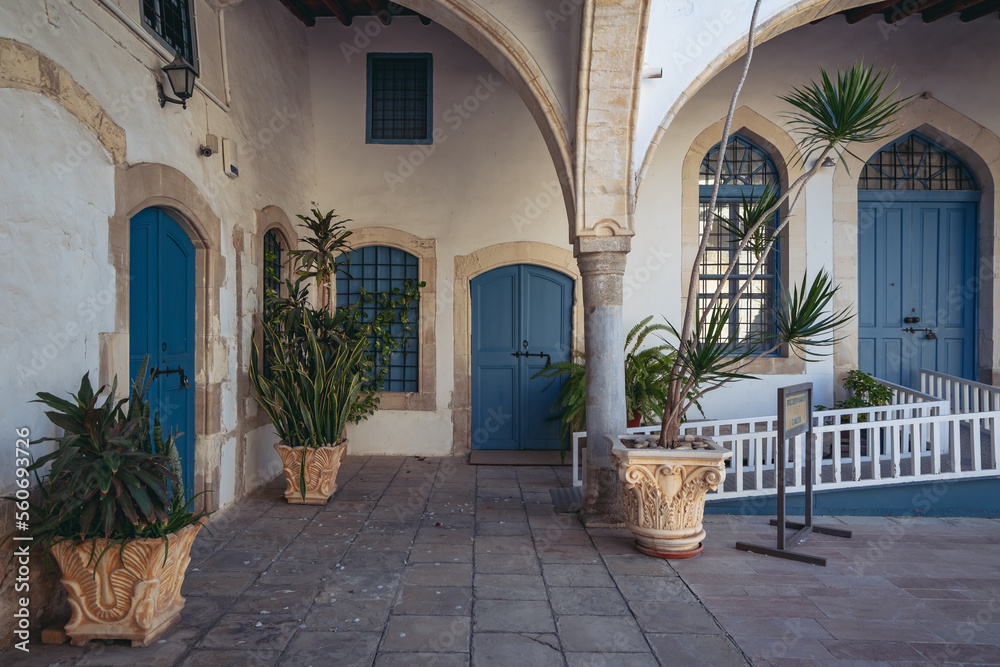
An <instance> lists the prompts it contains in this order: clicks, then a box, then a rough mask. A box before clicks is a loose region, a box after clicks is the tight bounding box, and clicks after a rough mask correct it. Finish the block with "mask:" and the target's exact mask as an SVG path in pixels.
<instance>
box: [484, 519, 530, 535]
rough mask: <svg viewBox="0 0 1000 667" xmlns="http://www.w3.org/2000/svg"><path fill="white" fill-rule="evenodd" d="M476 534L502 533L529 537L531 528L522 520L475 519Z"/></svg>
mask: <svg viewBox="0 0 1000 667" xmlns="http://www.w3.org/2000/svg"><path fill="white" fill-rule="evenodd" d="M476 535H477V536H479V535H503V536H521V537H531V529H530V528H529V527H528V524H527V523H524V522H523V521H522V522H510V521H507V522H500V521H477V522H476Z"/></svg>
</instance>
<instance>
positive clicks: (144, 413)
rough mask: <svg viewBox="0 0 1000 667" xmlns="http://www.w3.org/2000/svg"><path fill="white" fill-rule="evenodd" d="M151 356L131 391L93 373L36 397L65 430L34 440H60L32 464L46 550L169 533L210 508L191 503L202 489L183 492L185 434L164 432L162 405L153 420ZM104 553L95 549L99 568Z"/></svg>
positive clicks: (39, 532)
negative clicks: (94, 378) (72, 386)
mask: <svg viewBox="0 0 1000 667" xmlns="http://www.w3.org/2000/svg"><path fill="white" fill-rule="evenodd" d="M148 362H149V357H148V356H147V357H146V358H145V359H144V360H143V362H142V365H141V367H140V368H139V371H138V374H137V376H136V378H135V381H134V382H133V384H132V392H131V396H130V397H129V398H123V399H120V400H118V399H116V397H115V393H116V390H117V387H118V378H117V377H116V378H115V379H114V381H113V382H112V384H111V387H110V390H108V392H107V395H104V392H105V390H107V389H108V387H106V386H104V387H101V388H100V389H98V390H97V391H94V388H93V386H92V384H91V382H90V376H89V373H88V374H85V375H84V376H83V379H82V380H81V381H80V388H79V389H78V390H77V392H76V393H75V394H71V395H70V396H71V398H72V400H66V399H62V398H59V397H58V396H55V395H53V394H50V393H45V392H40V393H39V394H38V399H37V400H35V401H33V402H35V403H43V404H44V405H46V406H48V407H49V408H51V410H50V411H48V412H46V413H45V414H46V416H47V417H48V418H49V421H51V422H52V423H53V424H54V425H56V426H57V427H59V428H60V429H62V430H63V435H61V436H59V437H54V438H43V439H41V440H38V441H36V443H38V442H55V443H56V448H55V450H53V451H52V452H50V453H48V454H46V455H44V456H42V457H40V458H38V459H37V460H35V461H33V462H32V463H31V464H30V465H29V466H28V468H27V470H28V471H29V472H33V473H34V474H35V479H36V481H37V482H38V487H39V490H40V494H41V501H40V502H39V503H37V504H35V503H29V514H30V517H31V520H30V529H29V530H30V533H31V536H32V538H33V541H32V547H33V548H42V549H44V550H45V552H46V553H48V550H49V548H50V547H52V546H53V545H54V544H56V543H58V542H61V541H63V540H71V541H73V542H74V543H77V544H78V543H81V542H83V541H85V540H88V539H92V538H107V539H109V540H110V541H111V542H110V544H109V546H108V547H107V548H108V549H110V548H112V547H114V546H121V547H124V544H125V541H126V540H130V539H135V538H150V537H153V538H164V540H165V541H166V536H167V535H168V534H170V533H173V532H176V531H178V530H180V529H181V528H183V527H185V526H188V525H190V524H193V523H196V522H199V521H201V519H202V518H204V517H205V516H207V515H208V514H209V513H208V512H194V511H192V510H191V506H192V504H193V502H194V500H195V498H196V497H197V496H195V497H194V498H191V499H190V500H186V499H185V495H184V489H183V488H182V481H181V480H182V479H183V476H182V472H181V465H180V456H179V454H178V452H177V447H176V445H175V440H176V437H177V435H180V434H173V433H171V434H168V435H167V437H166V439H164V437H163V430H162V427H161V425H160V420H159V414H158V413H154V414H153V417H152V423H151V422H150V405H149V401H148V400H147V399H146V391H147V390H148V388H149V384H150V382H152V380H153V377H154V376H153V375H152V374H148V373H147V368H148ZM102 396H103V398H102ZM36 443H32V444H36ZM46 466H49V468H48V473H47V474H46V475H45V477H44V479H43V478H42V477H41V475H40V472H41V471H42V470H44V469H45V467H46ZM198 495H200V494H198ZM7 499H8V500H15V499H14V498H7ZM13 536H14V533H11V534H10V535H7V536H6V537H5V538H4V542H6V541H7V540H8V539H11V538H12V537H13ZM168 546H169V542H168ZM105 552H106V550H105ZM103 555H104V552H102V553H101V554H99V555H97V559H96V561H95V562H94V567H95V568H96V567H97V563H98V562H99V561H100V558H101V557H102V556H103Z"/></svg>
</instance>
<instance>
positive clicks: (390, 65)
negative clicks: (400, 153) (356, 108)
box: [365, 53, 433, 144]
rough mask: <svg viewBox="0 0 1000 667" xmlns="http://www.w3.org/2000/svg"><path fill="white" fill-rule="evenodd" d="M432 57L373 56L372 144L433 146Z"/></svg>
mask: <svg viewBox="0 0 1000 667" xmlns="http://www.w3.org/2000/svg"><path fill="white" fill-rule="evenodd" d="M431 65H432V62H431V54H429V53H369V54H368V113H367V119H366V137H365V141H367V142H368V143H370V144H429V143H431V142H432V139H431V91H432V90H433V88H432V85H431Z"/></svg>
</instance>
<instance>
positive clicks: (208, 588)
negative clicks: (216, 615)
mask: <svg viewBox="0 0 1000 667" xmlns="http://www.w3.org/2000/svg"><path fill="white" fill-rule="evenodd" d="M256 579H257V575H256V574H255V573H253V572H226V571H219V570H212V571H209V572H205V571H202V570H190V571H188V573H187V574H186V575H185V576H184V584H183V585H182V586H181V595H183V596H184V597H185V598H188V597H204V596H206V595H207V596H226V597H230V598H232V597H236V596H238V595H239V594H240V593H242V592H243V591H244V590H246V588H247V587H248V586H249V585H250V584H251V583H253V581H254V580H256Z"/></svg>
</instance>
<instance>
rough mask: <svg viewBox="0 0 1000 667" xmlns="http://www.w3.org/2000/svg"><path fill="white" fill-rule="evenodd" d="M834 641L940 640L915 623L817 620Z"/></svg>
mask: <svg viewBox="0 0 1000 667" xmlns="http://www.w3.org/2000/svg"><path fill="white" fill-rule="evenodd" d="M817 621H818V622H819V624H820V625H822V626H823V628H824V629H825V630H826V631H827V632H829V633H830V634H831V635H833V637H834V639H843V640H849V641H865V640H870V641H882V640H884V639H891V640H892V641H900V642H936V641H940V638H939V637H938V636H937V635H936V634H934V633H933V632H932V631H931V630H928V629H927V628H926V627H924V626H923V625H922V624H921V623H919V622H917V621H879V620H873V619H866V620H865V621H864V623H858V622H857V621H856V620H855V619H850V618H818V619H817Z"/></svg>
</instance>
